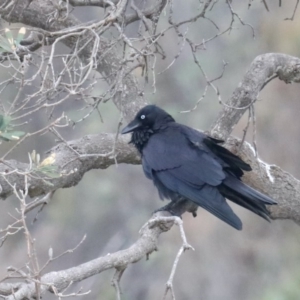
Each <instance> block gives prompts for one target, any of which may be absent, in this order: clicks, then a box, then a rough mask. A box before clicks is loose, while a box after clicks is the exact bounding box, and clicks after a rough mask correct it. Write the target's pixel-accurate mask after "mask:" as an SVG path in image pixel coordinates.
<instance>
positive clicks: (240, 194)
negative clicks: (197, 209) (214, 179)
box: [219, 176, 277, 221]
mask: <svg viewBox="0 0 300 300" xmlns="http://www.w3.org/2000/svg"><path fill="white" fill-rule="evenodd" d="M219 191H220V193H221V194H222V195H223V196H224V197H225V198H227V199H228V200H231V201H232V202H234V203H236V204H238V205H240V206H242V207H244V208H246V209H248V210H250V211H252V212H253V213H255V214H257V215H259V216H261V217H262V218H264V219H265V220H267V221H270V218H269V216H270V213H269V211H268V210H267V208H266V206H265V205H266V204H268V205H274V204H277V203H276V201H274V200H273V199H272V198H270V197H268V196H266V195H264V194H262V193H260V192H258V191H256V190H254V189H253V188H251V187H250V186H248V185H246V184H245V183H243V182H242V181H240V180H239V179H237V178H234V177H232V176H228V177H227V178H226V179H225V180H224V181H223V184H222V185H220V186H219Z"/></svg>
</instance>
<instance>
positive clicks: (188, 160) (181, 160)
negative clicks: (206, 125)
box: [142, 123, 225, 188]
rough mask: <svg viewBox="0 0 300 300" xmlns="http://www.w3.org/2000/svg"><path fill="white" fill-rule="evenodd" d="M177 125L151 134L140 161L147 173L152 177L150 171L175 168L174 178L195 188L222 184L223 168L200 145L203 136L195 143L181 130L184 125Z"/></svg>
mask: <svg viewBox="0 0 300 300" xmlns="http://www.w3.org/2000/svg"><path fill="white" fill-rule="evenodd" d="M175 124H176V123H175ZM176 125H177V126H170V127H168V128H167V129H165V130H163V131H161V132H158V133H156V134H154V135H152V136H151V138H150V139H149V141H148V143H147V144H146V146H145V147H144V149H143V157H142V160H143V165H144V171H145V174H146V176H147V177H149V176H151V174H149V172H150V173H151V170H154V171H163V170H173V169H174V170H176V171H174V172H175V174H176V178H178V179H179V180H182V181H183V182H186V183H187V184H191V185H193V186H195V187H196V186H198V187H199V188H201V187H202V186H203V184H205V183H207V184H210V185H213V186H217V185H219V184H221V182H222V181H223V180H224V178H225V173H224V171H223V167H222V165H221V164H220V162H219V161H218V160H216V159H215V157H214V156H215V155H214V154H213V153H212V152H211V151H210V150H209V148H208V147H206V146H205V145H204V144H203V141H202V140H201V138H202V137H201V136H200V137H199V139H198V140H197V141H196V144H194V142H192V141H191V140H190V139H189V138H188V137H187V136H186V135H185V134H184V133H183V132H182V130H181V129H182V128H183V126H181V125H180V124H176ZM202 139H203V138H202Z"/></svg>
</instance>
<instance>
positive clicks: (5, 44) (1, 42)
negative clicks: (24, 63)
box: [0, 35, 13, 52]
mask: <svg viewBox="0 0 300 300" xmlns="http://www.w3.org/2000/svg"><path fill="white" fill-rule="evenodd" d="M0 47H1V48H2V49H3V50H4V51H2V52H12V51H13V49H12V47H11V44H10V42H9V41H8V40H7V39H6V38H5V37H3V36H2V35H0Z"/></svg>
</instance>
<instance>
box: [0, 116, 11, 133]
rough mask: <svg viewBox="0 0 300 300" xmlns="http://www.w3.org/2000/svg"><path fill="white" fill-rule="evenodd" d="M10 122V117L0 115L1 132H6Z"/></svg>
mask: <svg viewBox="0 0 300 300" xmlns="http://www.w3.org/2000/svg"><path fill="white" fill-rule="evenodd" d="M10 121H11V117H10V116H3V115H0V131H5V129H6V128H7V126H8V125H9V123H10Z"/></svg>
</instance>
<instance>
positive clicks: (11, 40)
mask: <svg viewBox="0 0 300 300" xmlns="http://www.w3.org/2000/svg"><path fill="white" fill-rule="evenodd" d="M5 35H6V39H7V42H8V43H9V44H10V49H14V47H15V45H14V36H13V34H12V32H11V30H10V29H8V28H5Z"/></svg>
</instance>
